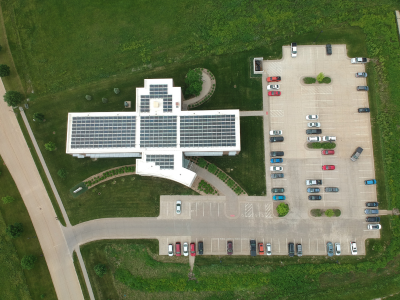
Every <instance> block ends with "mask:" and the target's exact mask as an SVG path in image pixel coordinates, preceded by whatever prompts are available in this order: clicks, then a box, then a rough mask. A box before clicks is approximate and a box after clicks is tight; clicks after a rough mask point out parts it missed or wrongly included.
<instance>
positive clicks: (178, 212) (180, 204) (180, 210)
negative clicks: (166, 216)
mask: <svg viewBox="0 0 400 300" xmlns="http://www.w3.org/2000/svg"><path fill="white" fill-rule="evenodd" d="M181 212H182V201H180V200H178V201H176V213H177V214H178V215H180V214H181Z"/></svg>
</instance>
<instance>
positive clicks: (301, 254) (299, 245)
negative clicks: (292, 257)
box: [296, 244, 303, 257]
mask: <svg viewBox="0 0 400 300" xmlns="http://www.w3.org/2000/svg"><path fill="white" fill-rule="evenodd" d="M296 248H297V256H298V257H300V256H303V247H302V246H301V244H297V245H296Z"/></svg>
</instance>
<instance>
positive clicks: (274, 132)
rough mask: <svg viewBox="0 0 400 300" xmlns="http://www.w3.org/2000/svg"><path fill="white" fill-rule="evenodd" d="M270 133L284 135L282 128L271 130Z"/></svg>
mask: <svg viewBox="0 0 400 300" xmlns="http://www.w3.org/2000/svg"><path fill="white" fill-rule="evenodd" d="M269 135H282V130H271V131H270V132H269Z"/></svg>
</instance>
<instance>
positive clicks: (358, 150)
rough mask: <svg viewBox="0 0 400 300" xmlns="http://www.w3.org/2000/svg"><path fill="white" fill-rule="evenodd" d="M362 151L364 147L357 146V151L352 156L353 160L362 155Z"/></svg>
mask: <svg viewBox="0 0 400 300" xmlns="http://www.w3.org/2000/svg"><path fill="white" fill-rule="evenodd" d="M362 152H363V148H361V147H357V149H356V151H355V152H354V153H353V155H352V156H351V157H350V159H351V161H356V160H357V159H358V158H359V157H360V155H361V153H362Z"/></svg>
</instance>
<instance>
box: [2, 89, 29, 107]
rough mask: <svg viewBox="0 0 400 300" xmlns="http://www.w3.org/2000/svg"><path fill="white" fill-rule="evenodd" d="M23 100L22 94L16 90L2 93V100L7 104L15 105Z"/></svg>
mask: <svg viewBox="0 0 400 300" xmlns="http://www.w3.org/2000/svg"><path fill="white" fill-rule="evenodd" d="M22 100H24V95H22V94H21V93H19V92H16V91H8V92H6V93H5V94H4V101H5V102H7V104H8V106H17V105H18V104H20V103H21V102H22Z"/></svg>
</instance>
